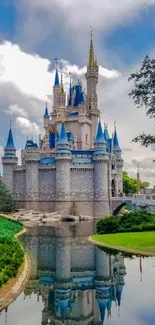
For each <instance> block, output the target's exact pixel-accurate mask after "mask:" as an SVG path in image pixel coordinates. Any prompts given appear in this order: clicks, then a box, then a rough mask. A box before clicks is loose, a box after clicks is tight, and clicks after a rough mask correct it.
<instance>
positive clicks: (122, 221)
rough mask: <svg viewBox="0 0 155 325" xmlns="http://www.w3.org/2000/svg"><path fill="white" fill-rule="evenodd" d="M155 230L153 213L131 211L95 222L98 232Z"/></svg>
mask: <svg viewBox="0 0 155 325" xmlns="http://www.w3.org/2000/svg"><path fill="white" fill-rule="evenodd" d="M151 230H155V214H152V213H150V212H143V211H142V212H141V211H138V212H131V213H129V214H126V215H123V216H120V217H113V216H112V217H106V218H104V219H101V220H100V221H98V223H97V233H98V234H113V233H120V232H140V231H151Z"/></svg>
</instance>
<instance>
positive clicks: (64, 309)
mask: <svg viewBox="0 0 155 325" xmlns="http://www.w3.org/2000/svg"><path fill="white" fill-rule="evenodd" d="M68 302H69V299H65V300H60V301H59V306H60V313H61V320H62V321H63V322H64V321H65V319H66V313H67V308H68Z"/></svg>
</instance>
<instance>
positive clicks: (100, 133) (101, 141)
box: [94, 120, 106, 147]
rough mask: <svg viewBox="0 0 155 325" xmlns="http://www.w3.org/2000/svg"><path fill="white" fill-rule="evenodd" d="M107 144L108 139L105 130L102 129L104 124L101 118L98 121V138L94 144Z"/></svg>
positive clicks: (96, 145)
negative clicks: (105, 136) (106, 139)
mask: <svg viewBox="0 0 155 325" xmlns="http://www.w3.org/2000/svg"><path fill="white" fill-rule="evenodd" d="M100 145H101V146H104V147H105V146H106V141H105V138H104V135H103V130H102V125H101V121H100V120H99V123H98V129H97V135H96V139H95V142H94V146H95V147H98V146H100Z"/></svg>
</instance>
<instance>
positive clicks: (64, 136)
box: [58, 122, 69, 145]
mask: <svg viewBox="0 0 155 325" xmlns="http://www.w3.org/2000/svg"><path fill="white" fill-rule="evenodd" d="M58 144H59V145H61V144H62V145H69V142H68V139H67V134H66V129H65V124H64V122H63V123H62V125H61V131H60V136H59V142H58Z"/></svg>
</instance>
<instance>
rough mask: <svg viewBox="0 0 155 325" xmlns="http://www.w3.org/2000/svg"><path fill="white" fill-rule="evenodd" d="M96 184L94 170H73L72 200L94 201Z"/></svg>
mask: <svg viewBox="0 0 155 325" xmlns="http://www.w3.org/2000/svg"><path fill="white" fill-rule="evenodd" d="M93 197H94V182H93V169H86V168H72V169H71V200H73V201H91V200H92V201H93Z"/></svg>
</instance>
